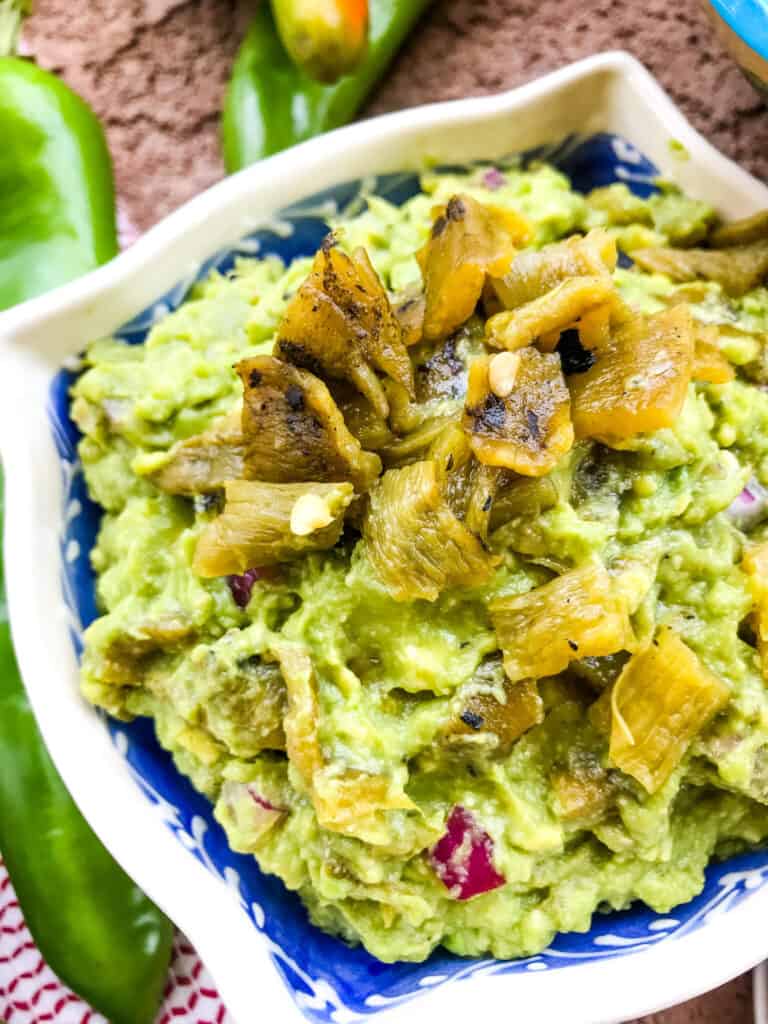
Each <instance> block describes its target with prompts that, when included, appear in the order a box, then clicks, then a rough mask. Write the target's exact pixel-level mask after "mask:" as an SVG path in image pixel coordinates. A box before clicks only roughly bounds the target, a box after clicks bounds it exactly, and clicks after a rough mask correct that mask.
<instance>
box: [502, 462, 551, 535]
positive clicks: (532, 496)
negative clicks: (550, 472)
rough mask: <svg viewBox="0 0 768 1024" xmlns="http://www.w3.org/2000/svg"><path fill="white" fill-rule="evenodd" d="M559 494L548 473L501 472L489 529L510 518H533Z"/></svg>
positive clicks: (549, 505) (549, 506) (546, 507)
mask: <svg viewBox="0 0 768 1024" xmlns="http://www.w3.org/2000/svg"><path fill="white" fill-rule="evenodd" d="M559 497H560V494H559V491H558V488H557V484H556V483H555V481H554V480H553V479H552V478H551V477H550V476H540V477H530V476H518V475H517V474H513V473H507V472H502V474H501V475H500V477H499V481H498V486H497V489H496V494H495V496H494V501H493V509H492V510H491V522H490V528H491V530H495V529H497V528H498V527H499V526H503V525H504V524H505V523H508V522H509V521H510V519H517V518H518V517H519V516H526V517H527V518H530V519H534V518H535V517H537V516H539V515H541V513H542V512H544V511H545V510H546V509H548V508H552V507H553V506H554V505H556V504H557V503H558V500H559Z"/></svg>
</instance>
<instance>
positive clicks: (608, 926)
mask: <svg viewBox="0 0 768 1024" xmlns="http://www.w3.org/2000/svg"><path fill="white" fill-rule="evenodd" d="M535 158H538V159H546V160H548V161H549V162H551V163H553V164H555V165H556V166H558V167H559V168H560V169H561V170H562V171H563V172H564V173H565V174H567V175H568V177H569V178H570V180H571V182H572V184H573V186H574V188H576V189H578V190H580V191H588V190H590V189H592V188H594V187H596V186H598V185H606V184H610V183H612V182H616V181H623V182H625V183H626V184H627V185H628V186H629V187H630V188H631V189H632V190H633V191H634V192H636V193H637V194H639V195H641V196H647V195H649V194H650V193H651V192H653V191H654V190H655V185H654V181H655V178H656V176H657V170H656V168H655V167H654V165H653V164H651V163H650V162H649V161H648V160H647V159H646V158H645V157H643V155H642V154H641V153H639V152H638V151H637V149H636V148H635V147H634V146H633V145H632V144H631V143H629V142H627V141H626V140H625V139H622V138H619V137H617V136H613V135H607V134H598V135H592V136H589V137H576V136H571V137H569V138H568V139H566V140H564V141H563V142H562V143H560V144H558V145H556V146H551V147H547V148H546V149H539V150H536V151H535V152H532V153H527V154H525V156H524V159H525V160H528V161H530V160H531V159H535ZM362 186H363V183H361V182H350V183H347V184H344V185H340V186H338V187H336V188H334V189H332V190H330V191H328V192H325V193H322V194H319V195H314V196H312V197H310V198H308V199H306V200H305V201H303V202H302V203H300V204H298V205H297V206H295V207H292V208H291V209H289V210H286V211H283V212H282V213H281V214H280V223H281V225H290V227H289V228H288V229H286V230H283V229H282V228H281V229H280V230H279V233H276V232H275V231H271V230H262V231H259V232H257V233H255V234H254V235H251V236H249V238H247V239H245V240H244V241H243V242H242V243H240V244H239V245H238V247H236V248H233V249H230V250H227V251H226V252H222V253H218V254H217V255H215V256H214V257H212V258H211V259H210V260H209V261H207V262H206V263H205V264H204V265H203V266H202V267H201V268H200V269H199V271H198V273H197V274H196V275H195V276H194V278H189V279H186V280H184V281H180V282H179V283H178V284H177V285H176V286H175V287H174V288H173V289H172V290H171V291H170V292H169V293H167V294H166V295H163V296H160V297H158V299H157V301H156V302H155V303H154V304H153V305H152V306H151V307H150V308H148V309H146V310H143V311H142V312H141V313H139V315H138V316H137V317H135V318H134V319H133V320H132V321H130V323H127V324H125V325H124V326H123V327H122V328H121V329H120V330H119V331H117V332H116V333H117V335H118V336H119V337H121V338H123V339H124V340H125V341H127V342H130V343H133V344H137V343H140V342H142V341H143V340H144V339H145V337H146V335H147V333H148V331H149V329H150V328H151V326H152V325H153V323H155V322H156V321H157V320H158V318H160V317H161V316H163V315H164V314H165V313H167V312H168V311H169V310H173V309H175V308H176V307H178V306H179V305H180V304H181V302H182V301H183V300H184V298H185V296H186V294H187V293H188V291H189V288H190V286H191V285H192V283H193V281H194V280H197V279H201V278H204V277H206V276H207V275H208V274H209V273H210V272H211V270H214V269H216V270H219V271H221V272H223V273H226V272H227V271H228V270H230V269H231V268H232V267H233V265H234V262H235V259H236V258H237V257H239V256H242V255H253V254H254V253H257V254H259V255H277V256H279V257H280V258H281V259H283V260H284V261H285V262H286V263H287V262H289V261H290V260H291V259H293V258H294V257H295V256H309V255H313V254H314V252H315V250H316V249H317V247H318V246H319V244H320V242H321V240H322V238H323V236H324V235H325V233H326V232H327V230H328V228H327V225H326V223H325V221H324V219H323V217H324V216H325V217H327V216H329V212H330V211H333V212H335V211H336V210H338V209H344V208H345V207H346V206H347V205H348V204H349V203H350V202H352V201H353V200H355V199H356V197H358V196H359V195H360V193H361V189H362ZM365 186H366V188H367V189H368V190H369V191H370V181H369V180H368V181H366V183H365ZM375 191H376V192H377V193H378V194H379V195H382V196H384V197H386V198H387V199H389V200H390V201H391V202H394V203H402V202H404V201H405V200H406V199H408V198H410V197H411V196H412V195H414V194H415V193H416V192H417V191H418V179H417V176H416V175H413V174H403V175H386V176H383V177H381V178H379V179H378V181H377V183H376V188H375ZM88 340H89V339H86V338H84V339H83V342H84V343H85V342H86V341H88ZM73 379H74V378H73V376H72V374H71V373H69V372H66V371H62V372H60V373H59V374H58V375H57V376H56V377H55V378H54V380H53V382H52V386H51V393H50V406H49V416H50V423H51V429H52V431H53V434H54V438H55V441H56V445H57V449H58V452H59V455H60V459H61V466H62V473H63V480H64V491H65V494H64V500H65V503H66V504H65V508H66V514H65V516H64V522H65V526H64V530H63V535H62V538H61V575H62V586H63V590H64V596H65V599H66V602H67V604H68V605H69V608H70V611H71V612H72V613H73V616H74V621H76V622H78V623H79V624H80V626H81V628H80V629H77V630H73V633H72V641H73V643H74V645H75V647H76V649H77V651H78V654H79V653H80V651H81V649H82V639H81V637H82V629H83V628H85V627H86V626H87V625H88V624H89V623H90V622H91V621H92V620H93V619H94V618H95V617H96V615H97V614H98V612H97V608H96V601H95V587H94V583H95V581H94V576H93V572H92V570H91V566H90V559H89V554H90V551H91V548H92V547H93V544H94V541H95V538H96V533H97V531H98V527H99V519H100V511H99V509H98V508H97V506H95V505H94V504H93V503H92V502H91V501H90V500H89V498H88V495H87V492H86V488H85V483H84V480H83V475H82V471H81V468H80V466H79V463H78V459H77V451H76V448H77V443H78V440H79V433H78V430H77V428H76V427H75V425H74V424H73V423H72V421H71V419H70V417H69V400H68V392H69V388H70V386H71V384H72V381H73ZM106 727H108V728H109V730H110V733H111V735H112V738H113V741H114V743H115V745H116V747H117V749H118V750H119V752H120V753H121V755H122V756H123V757H124V758H125V760H126V762H127V765H128V767H129V770H130V771H131V773H132V775H133V777H134V778H135V780H136V783H137V785H138V786H139V787H140V788H141V790H142V791H143V793H144V795H145V796H146V798H147V799H148V800H149V801H151V802H152V803H153V804H156V805H160V808H161V810H162V813H163V817H164V820H165V821H166V823H167V825H168V827H169V828H170V829H171V830H172V831H173V832H174V834H175V836H176V838H177V839H178V840H179V841H180V842H181V843H182V844H183V846H184V847H185V848H186V849H187V850H188V851H189V852H190V853H191V854H192V855H193V856H195V857H197V858H198V860H199V861H201V862H202V863H203V864H204V865H205V867H206V868H208V870H209V871H211V872H213V873H214V874H215V875H216V876H218V877H220V878H221V879H223V880H224V881H225V882H226V883H227V884H228V885H229V886H230V887H232V888H233V889H235V891H236V892H237V893H238V895H239V898H240V901H241V903H242V907H243V909H244V911H245V913H247V915H248V917H249V918H250V920H251V922H252V924H253V927H254V928H256V929H258V931H259V932H261V933H262V934H263V936H264V938H265V940H266V942H267V943H268V946H269V949H270V951H271V953H272V956H273V957H274V960H275V963H276V965H277V967H278V969H279V971H280V972H281V974H282V976H283V978H284V979H285V982H286V984H287V985H288V987H289V989H290V990H291V991H292V993H293V995H294V997H295V999H296V1001H297V1003H298V1004H299V1006H300V1007H301V1009H302V1010H303V1012H304V1013H305V1014H306V1016H307V1017H308V1018H310V1019H311V1020H313V1021H319V1022H331V1021H337V1022H339V1021H342V1020H348V1019H350V1018H351V1017H353V1016H358V1015H369V1014H374V1013H375V1012H377V1011H378V1010H382V1009H386V1008H387V1007H390V1006H392V1005H393V1004H396V1003H399V1002H401V1001H403V1000H406V999H409V998H411V997H413V996H415V995H417V994H418V993H419V992H423V991H424V990H425V989H427V988H431V987H434V986H437V985H442V984H445V983H447V982H450V981H455V980H458V979H460V978H463V977H470V976H475V975H478V974H515V973H521V972H527V971H550V972H551V971H558V970H562V969H565V968H568V967H570V966H572V965H575V964H579V963H587V962H590V961H596V960H602V959H606V958H612V957H624V956H629V955H631V954H632V953H634V952H636V951H638V950H641V949H645V948H647V947H649V946H652V945H658V944H659V943H662V942H667V941H669V940H670V939H673V938H675V937H677V936H680V935H682V934H684V933H686V932H689V931H692V930H694V929H696V928H699V927H701V925H702V924H703V923H705V922H706V921H709V920H710V919H711V918H712V916H713V915H716V914H718V913H722V912H725V911H727V910H728V909H729V908H731V907H733V906H734V905H735V904H737V903H739V902H740V901H742V900H743V899H745V897H746V896H747V895H748V893H749V891H750V890H751V889H754V888H757V887H758V886H760V885H762V884H764V882H765V880H766V876H767V875H768V851H765V852H755V853H750V854H745V855H742V856H739V857H737V858H734V859H732V860H731V861H729V862H726V863H720V864H715V865H712V866H711V867H710V868H709V870H708V872H707V879H706V885H705V888H704V891H703V892H702V894H701V895H700V896H699V897H697V898H696V899H695V900H693V901H692V902H690V903H688V904H686V905H685V906H682V907H679V908H677V909H676V911H674V913H673V914H672V915H670V916H667V917H660V916H659V915H657V914H654V913H653V912H651V911H649V910H648V909H646V908H645V907H643V906H642V905H640V904H638V905H636V906H634V907H632V908H631V909H629V910H626V911H624V912H622V913H611V914H605V915H600V914H598V915H597V916H596V918H595V920H594V922H593V925H592V928H591V930H590V931H589V932H588V933H587V934H570V935H561V936H558V938H557V939H556V940H555V941H554V942H553V943H552V945H551V947H550V948H549V949H547V950H545V951H544V952H543V953H541V954H539V955H537V956H534V957H529V958H528V959H524V960H517V961H513V962H501V961H495V960H490V959H484V960H464V959H460V958H458V957H455V956H452V955H450V954H448V953H445V952H442V951H438V952H436V953H435V954H434V955H433V956H432V957H431V958H430V960H429V961H427V962H426V963H423V964H408V963H400V964H383V963H381V962H379V961H378V960H375V959H374V958H373V957H371V956H370V955H369V954H368V953H366V952H365V951H364V950H363V949H362V948H355V949H350V948H349V947H348V946H346V945H345V944H344V943H342V942H341V941H340V940H338V939H335V938H332V937H330V936H328V935H325V934H324V933H323V932H321V931H319V930H318V929H316V928H315V927H314V926H312V925H311V924H310V923H309V920H308V918H307V915H306V912H305V910H304V908H303V906H302V904H301V903H300V901H299V899H298V897H296V896H295V895H294V894H293V893H290V892H288V891H287V890H286V889H285V887H284V886H283V884H282V883H281V882H280V881H278V880H277V879H276V878H273V877H270V876H268V875H264V874H262V873H261V871H260V870H259V868H258V867H257V866H256V862H255V860H254V859H253V858H252V857H248V856H243V855H239V854H236V853H233V852H232V851H231V850H230V849H229V847H228V846H227V842H226V838H225V836H224V833H223V831H222V829H221V827H220V826H219V825H218V823H217V822H216V821H215V820H214V817H213V814H212V808H211V805H210V804H209V803H208V801H207V800H206V799H205V798H204V797H202V796H201V795H200V794H199V793H197V792H196V791H195V790H194V789H193V788H192V786H191V784H190V783H189V782H188V781H187V779H186V778H184V777H183V776H182V775H180V774H179V772H178V771H177V770H176V768H175V767H174V764H173V762H172V760H171V758H170V756H169V755H168V754H167V753H166V752H165V751H164V750H162V749H161V747H160V746H159V744H158V743H157V740H156V739H155V734H154V729H153V726H152V722H151V721H149V720H146V719H145V720H141V719H139V720H136V721H134V722H132V723H130V724H125V723H122V722H113V721H108V722H107V723H106Z"/></svg>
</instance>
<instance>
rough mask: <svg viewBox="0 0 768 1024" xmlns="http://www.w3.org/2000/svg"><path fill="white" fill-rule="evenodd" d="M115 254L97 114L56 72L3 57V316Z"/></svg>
mask: <svg viewBox="0 0 768 1024" xmlns="http://www.w3.org/2000/svg"><path fill="white" fill-rule="evenodd" d="M0 15H2V6H1V5H0ZM116 252H117V233H116V228H115V196H114V185H113V181H112V166H111V163H110V159H109V153H108V151H107V145H106V142H105V140H104V133H103V131H102V128H101V125H100V124H99V122H98V120H97V119H96V116H95V115H94V114H93V112H92V111H91V110H90V108H89V107H88V106H87V105H86V104H85V103H84V102H83V100H81V99H80V97H79V96H77V95H76V94H75V93H73V92H72V90H71V89H69V88H68V87H67V86H66V85H65V84H64V83H63V82H61V81H60V80H59V79H58V78H56V76H55V75H52V74H51V73H50V72H48V71H44V70H43V69H42V68H39V67H37V65H35V64H33V63H32V62H31V61H28V60H23V59H22V58H20V57H5V56H0V309H6V308H7V307H9V306H13V305H15V304H16V303H17V302H22V301H23V300H24V299H28V298H32V297H33V296H35V295H40V294H41V293H42V292H45V291H48V290H49V289H50V288H55V287H56V286H57V285H60V284H64V283H65V282H67V281H71V280H72V279H73V278H75V277H78V276H79V275H80V274H84V273H86V271H88V270H92V269H93V268H94V267H96V266H98V265H99V264H100V263H105V262H106V261H107V260H109V259H111V258H112V257H113V256H114V255H115V253H116Z"/></svg>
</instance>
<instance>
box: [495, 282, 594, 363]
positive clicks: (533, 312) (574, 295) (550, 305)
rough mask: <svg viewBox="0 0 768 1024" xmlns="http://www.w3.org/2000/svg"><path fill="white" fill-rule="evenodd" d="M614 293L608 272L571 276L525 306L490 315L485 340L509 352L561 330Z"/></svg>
mask: <svg viewBox="0 0 768 1024" xmlns="http://www.w3.org/2000/svg"><path fill="white" fill-rule="evenodd" d="M613 293H614V286H613V281H612V280H611V278H610V276H609V275H608V274H600V275H592V276H590V277H570V278H568V279H567V280H565V281H562V282H561V283H560V284H558V285H556V286H555V287H554V288H553V289H552V290H551V291H548V292H546V293H545V294H544V295H541V296H539V297H538V298H536V299H533V300H532V301H531V302H527V303H526V304H525V305H524V306H518V307H517V308H516V309H512V310H505V311H504V312H502V313H496V314H495V315H494V316H492V317H491V318H490V319H489V320H488V321H487V322H486V325H485V337H486V341H487V342H488V344H489V345H491V346H492V347H493V348H505V349H509V350H510V351H512V352H514V351H515V350H516V349H519V348H525V347H526V345H530V344H531V343H532V342H534V341H536V339H537V338H540V337H542V335H550V334H552V333H553V332H557V331H564V330H565V329H566V328H568V327H570V326H571V324H573V323H575V322H576V321H577V320H580V319H581V318H582V317H583V316H584V314H585V313H588V312H589V311H590V310H593V309H595V308H596V307H597V306H603V305H605V303H606V302H608V301H609V300H610V299H611V298H612V296H613Z"/></svg>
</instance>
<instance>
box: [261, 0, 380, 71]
mask: <svg viewBox="0 0 768 1024" xmlns="http://www.w3.org/2000/svg"><path fill="white" fill-rule="evenodd" d="M272 10H273V11H274V14H275V21H276V22H277V30H278V32H279V33H280V38H281V39H282V41H283V46H285V48H286V50H287V51H288V53H289V54H290V56H291V58H292V59H293V61H294V62H295V63H296V64H297V65H298V66H299V67H300V68H303V69H304V71H306V73H307V74H308V75H309V76H310V78H314V79H316V80H317V81H318V82H325V83H327V84H332V83H333V82H336V81H338V79H339V78H341V76H342V75H347V74H349V73H350V72H351V71H354V69H355V68H356V67H357V65H358V64H359V63H360V61H361V60H362V57H363V54H364V53H365V48H366V44H367V42H368V0H272Z"/></svg>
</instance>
